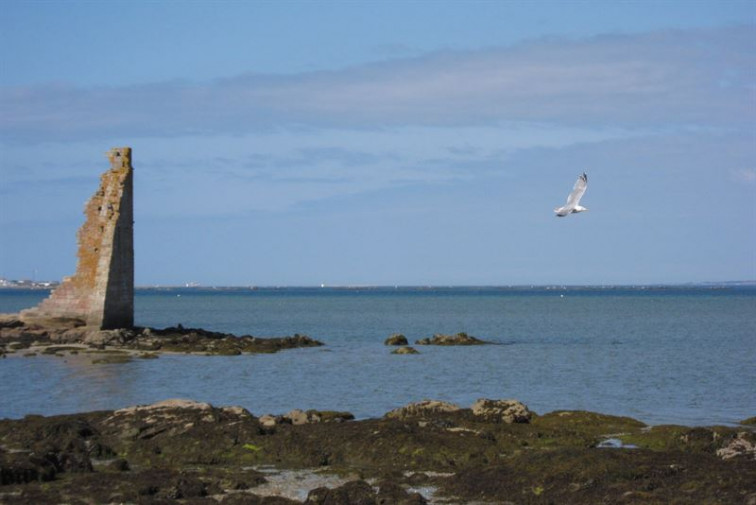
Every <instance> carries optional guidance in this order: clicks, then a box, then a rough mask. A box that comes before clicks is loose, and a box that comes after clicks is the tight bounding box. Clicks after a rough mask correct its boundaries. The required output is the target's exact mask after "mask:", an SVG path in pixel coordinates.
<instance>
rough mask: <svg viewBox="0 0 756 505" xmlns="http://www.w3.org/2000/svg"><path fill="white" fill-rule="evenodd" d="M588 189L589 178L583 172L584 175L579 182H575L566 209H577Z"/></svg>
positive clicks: (579, 178)
mask: <svg viewBox="0 0 756 505" xmlns="http://www.w3.org/2000/svg"><path fill="white" fill-rule="evenodd" d="M587 188H588V176H587V175H586V174H585V172H583V174H582V175H581V176H580V177H578V180H577V181H576V182H575V186H573V188H572V193H570V195H569V196H568V197H567V205H565V207H569V208H570V209H574V208H575V207H577V205H578V204H579V203H580V199H581V198H583V193H585V190H586V189H587Z"/></svg>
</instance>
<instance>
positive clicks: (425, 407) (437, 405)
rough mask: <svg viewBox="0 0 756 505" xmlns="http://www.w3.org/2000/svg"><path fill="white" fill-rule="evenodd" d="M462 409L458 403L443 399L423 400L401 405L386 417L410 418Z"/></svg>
mask: <svg viewBox="0 0 756 505" xmlns="http://www.w3.org/2000/svg"><path fill="white" fill-rule="evenodd" d="M459 410H460V407H459V406H458V405H455V404H453V403H449V402H445V401H441V400H423V401H420V402H415V403H410V404H408V405H405V406H404V407H399V408H397V409H394V410H392V411H390V412H387V413H386V415H385V417H387V418H389V419H408V418H413V417H425V416H429V415H436V414H440V413H448V412H457V411H459Z"/></svg>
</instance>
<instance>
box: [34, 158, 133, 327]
mask: <svg viewBox="0 0 756 505" xmlns="http://www.w3.org/2000/svg"><path fill="white" fill-rule="evenodd" d="M108 158H109V159H110V165H111V168H110V170H108V171H107V172H105V173H104V174H103V175H102V177H101V178H100V188H99V189H98V190H97V192H96V193H95V194H94V195H93V196H92V198H90V200H89V201H88V202H87V204H86V206H85V208H84V214H85V216H86V221H85V223H84V225H82V227H81V228H80V229H79V233H78V242H79V250H78V258H79V261H78V266H77V268H76V273H75V274H74V275H73V276H71V277H66V278H65V279H64V280H63V282H62V283H61V285H60V286H59V287H58V288H57V289H56V290H55V291H53V292H52V293H51V294H50V297H49V298H47V299H45V300H43V301H42V303H40V304H39V305H38V306H37V307H35V308H33V309H29V310H25V311H22V312H21V317H22V319H23V320H24V321H26V322H30V323H38V324H42V325H56V324H71V323H73V324H85V325H86V326H88V327H91V328H98V329H112V328H130V327H132V326H133V325H134V206H133V168H132V166H131V148H129V147H116V148H113V149H111V150H110V151H108Z"/></svg>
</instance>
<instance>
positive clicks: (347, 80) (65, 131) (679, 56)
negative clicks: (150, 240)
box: [0, 27, 756, 142]
mask: <svg viewBox="0 0 756 505" xmlns="http://www.w3.org/2000/svg"><path fill="white" fill-rule="evenodd" d="M755 39H756V36H755V35H754V31H753V30H752V29H751V28H749V27H741V28H737V27H736V28H733V27H730V28H727V29H721V30H690V31H676V32H659V33H651V34H645V35H626V36H612V37H609V36H607V37H596V38H591V39H587V40H578V41H574V40H565V39H548V40H543V41H539V42H530V43H527V44H522V45H520V46H515V47H509V48H497V49H487V50H479V51H464V52H461V51H460V52H455V51H444V52H437V53H433V54H429V55H426V56H423V57H417V58H412V59H401V60H394V61H388V62H384V63H375V64H369V65H364V66H360V67H350V68H345V69H341V70H336V71H330V72H323V71H321V72H309V73H301V74H296V75H286V76H265V75H246V76H239V77H237V78H234V79H224V80H218V81H214V82H209V83H200V84H196V83H187V82H164V83H156V84H152V85H138V86H128V87H111V88H104V87H101V88H92V89H88V88H77V87H72V86H61V85H55V86H51V85H40V86H37V87H24V88H21V87H10V88H8V87H6V88H4V89H2V92H1V94H0V107H1V109H0V110H2V111H3V114H1V115H0V135H1V136H0V139H2V140H4V141H6V142H12V141H23V142H39V141H46V140H72V139H95V138H104V137H113V136H120V137H123V136H140V137H145V136H160V137H170V136H183V135H189V134H208V133H213V134H226V133H230V134H239V133H245V132H261V131H275V130H278V129H281V128H287V129H289V128H304V129H307V128H342V129H352V128H383V127H398V126H412V125H414V126H431V127H443V126H486V125H495V124H500V123H502V122H519V121H526V122H544V123H553V124H563V125H570V124H571V125H588V126H593V127H596V126H606V125H612V126H618V125H620V126H621V125H624V126H631V127H635V126H644V127H647V126H659V125H670V124H671V125H679V124H687V125H689V124H703V125H716V126H742V125H751V126H752V124H753V122H754V119H755V115H756V114H755V111H754V107H753V103H754V89H756V88H754V78H753V72H752V71H751V69H752V68H754V67H755V66H756V53H754V52H753V51H752V47H753V43H754V40H755ZM748 104H750V106H749V105H748Z"/></svg>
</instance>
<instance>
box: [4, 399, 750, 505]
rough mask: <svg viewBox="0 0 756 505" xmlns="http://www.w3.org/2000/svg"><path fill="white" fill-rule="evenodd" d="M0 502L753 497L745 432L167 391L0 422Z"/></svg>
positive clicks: (507, 408) (502, 409)
mask: <svg viewBox="0 0 756 505" xmlns="http://www.w3.org/2000/svg"><path fill="white" fill-rule="evenodd" d="M0 502H1V503H4V504H8V505H15V504H32V503H33V504H57V503H70V504H84V503H139V504H170V503H186V504H217V503H221V504H231V505H233V504H242V503H244V504H268V505H271V504H277V505H294V504H301V503H307V504H322V505H341V504H366V505H369V504H382V505H390V504H396V505H398V504H404V505H419V504H425V503H438V504H457V503H458V504H462V503H465V504H494V503H496V504H540V503H543V504H547V503H560V504H578V503H579V504H584V503H644V504H648V503H651V504H654V503H657V504H667V503H681V504H687V503H690V504H700V503H722V504H725V503H727V504H730V503H743V504H753V503H756V435H755V434H754V431H753V430H752V429H750V428H749V427H747V426H742V427H738V428H733V427H710V428H700V427H697V428H689V427H683V426H654V427H649V426H646V425H644V424H643V423H641V422H639V421H637V420H634V419H631V418H627V417H616V416H610V415H604V414H597V413H592V412H583V411H558V412H552V413H548V414H544V415H537V414H536V413H533V412H531V411H530V410H529V409H528V408H527V407H526V406H525V405H524V404H522V403H520V402H518V401H515V400H491V399H481V400H479V401H477V402H475V404H474V405H472V406H471V407H469V408H462V407H460V406H457V405H453V404H450V403H446V402H442V401H430V400H428V401H423V402H418V403H414V404H410V405H406V406H404V407H400V408H397V409H395V410H393V411H391V412H389V413H387V414H386V415H384V416H383V417H382V418H379V419H364V420H354V418H353V416H351V414H349V413H348V412H337V411H334V412H330V411H313V410H310V411H303V410H295V411H292V412H289V413H288V414H283V415H273V414H266V415H261V416H259V417H258V416H255V415H253V414H252V413H250V412H248V411H247V410H245V409H244V408H241V407H214V406H212V405H209V404H207V403H198V402H193V401H189V400H168V401H164V402H160V403H156V404H153V405H145V406H135V407H129V408H124V409H120V410H115V411H101V412H88V413H82V414H75V415H63V416H51V417H42V416H27V417H25V418H23V419H17V420H9V419H5V420H0Z"/></svg>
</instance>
